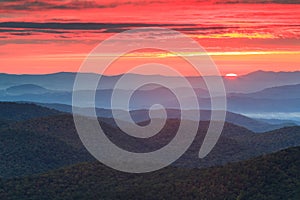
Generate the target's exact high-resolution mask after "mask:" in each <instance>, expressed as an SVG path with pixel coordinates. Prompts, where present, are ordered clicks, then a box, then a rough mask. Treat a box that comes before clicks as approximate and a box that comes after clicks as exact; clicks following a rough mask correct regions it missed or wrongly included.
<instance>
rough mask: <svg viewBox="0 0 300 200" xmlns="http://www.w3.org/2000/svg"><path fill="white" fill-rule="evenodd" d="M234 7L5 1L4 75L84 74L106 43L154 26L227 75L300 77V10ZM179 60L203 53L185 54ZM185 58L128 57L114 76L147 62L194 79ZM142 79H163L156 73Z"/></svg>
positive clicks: (0, 57)
mask: <svg viewBox="0 0 300 200" xmlns="http://www.w3.org/2000/svg"><path fill="white" fill-rule="evenodd" d="M226 2H227V1H218V0H215V1H205V2H204V1H196V0H190V1H179V0H178V1H177V0H175V1H171V0H167V1H163V2H161V1H150V0H149V1H148V0H146V1H137V0H129V1H114V0H104V1H103V0H101V1H100V0H89V1H83V0H82V1H81V0H78V1H69V0H62V1H58V0H50V1H46V0H38V1H31V0H25V1H23V3H20V2H14V1H2V2H1V3H0V13H1V14H0V66H1V67H0V73H13V74H45V73H55V72H61V71H70V72H76V71H78V69H79V68H80V65H81V63H82V62H83V61H84V59H85V57H86V56H87V55H88V54H89V52H90V51H91V50H92V49H93V48H94V47H95V46H97V44H99V42H101V41H103V40H105V39H107V38H109V37H110V36H112V35H113V34H115V33H119V32H122V31H124V30H128V29H132V28H138V27H148V26H150V27H152V26H158V27H165V28H170V29H175V30H177V31H180V32H182V33H184V34H186V35H187V36H189V37H191V38H193V39H195V40H196V41H197V42H198V43H199V44H200V45H201V46H203V48H204V49H205V50H206V51H207V54H208V55H210V56H211V58H212V59H213V60H214V62H215V63H216V65H217V66H218V67H219V70H220V72H221V74H222V75H226V74H229V73H235V74H239V75H242V74H246V73H249V72H252V71H257V70H265V71H297V70H300V66H299V63H300V56H299V54H300V49H299V42H300V31H299V30H300V29H299V22H300V21H299V19H300V13H299V12H298V10H299V8H300V4H272V3H269V4H254V3H253V4H242V3H237V4H231V3H226ZM237 2H238V1H237ZM271 2H272V1H271ZM170 10H171V12H170ZM12 22H13V23H12ZM155 37H160V36H159V35H158V36H155ZM126 45H129V44H126ZM178 54H183V55H185V56H201V55H202V54H203V53H198V52H192V51H184V50H183V51H181V52H178ZM101 56H113V55H110V54H109V53H108V54H107V55H101ZM177 56H178V55H174V54H171V53H165V52H164V53H161V52H143V51H141V52H138V53H134V54H128V55H126V56H124V58H122V59H121V61H120V63H119V64H115V65H114V70H110V71H109V74H108V75H114V74H120V73H122V72H124V71H125V70H126V69H128V68H129V67H130V66H131V67H132V65H135V64H138V63H141V62H142V60H143V61H153V60H155V61H157V62H163V63H165V64H168V65H174V68H178V69H179V68H182V69H181V71H182V72H183V73H184V75H193V71H192V70H189V69H188V68H187V67H185V66H184V64H183V65H182V66H180V65H179V63H178V60H177V59H176V58H175V57H177ZM141 73H144V74H160V73H162V72H160V71H159V70H154V69H153V70H145V71H143V72H141Z"/></svg>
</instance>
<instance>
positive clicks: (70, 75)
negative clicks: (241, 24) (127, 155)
mask: <svg viewBox="0 0 300 200" xmlns="http://www.w3.org/2000/svg"><path fill="white" fill-rule="evenodd" d="M83 75H84V76H86V85H87V86H88V85H89V84H90V83H91V81H94V80H96V79H97V77H98V75H97V74H83ZM129 76H131V80H132V81H135V79H145V80H147V77H152V78H155V79H156V80H160V79H164V80H167V81H168V82H170V83H173V84H174V85H176V84H175V83H178V81H177V80H178V77H167V76H160V75H138V74H130V75H129ZM75 77H76V73H74V72H60V73H54V74H45V75H14V74H0V89H6V88H8V87H11V86H15V85H22V84H35V85H39V86H41V87H45V88H48V89H50V90H63V91H71V90H72V88H73V83H74V80H75ZM120 77H121V75H117V76H103V82H102V83H101V88H102V89H111V88H113V86H114V84H115V83H116V81H117V80H118V79H119V78H120ZM299 77H300V71H295V72H267V71H257V72H253V73H250V74H247V75H243V76H239V77H237V78H236V79H234V80H229V79H227V78H226V77H224V78H223V80H224V83H225V86H226V89H227V91H228V92H247V93H248V92H256V91H259V90H262V89H265V88H269V87H276V86H282V85H292V84H300V80H299ZM206 78H208V79H211V80H214V78H215V77H209V76H208V77H206ZM187 79H188V80H189V81H190V82H191V84H192V85H193V87H194V88H202V89H206V85H205V82H204V80H203V78H201V77H187ZM124 86H126V85H124ZM178 87H182V86H180V85H178ZM121 89H122V88H121Z"/></svg>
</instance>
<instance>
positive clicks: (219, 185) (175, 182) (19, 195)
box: [0, 147, 300, 200]
mask: <svg viewBox="0 0 300 200" xmlns="http://www.w3.org/2000/svg"><path fill="white" fill-rule="evenodd" d="M299 155H300V147H294V148H289V149H286V150H282V151H280V152H277V153H274V154H270V155H265V156H261V157H257V158H254V159H251V160H248V161H243V162H239V163H232V164H227V165H225V166H222V167H213V168H208V169H181V168H175V167H167V168H165V169H162V170H159V171H156V172H151V173H147V174H127V173H121V172H118V171H115V170H112V169H109V168H107V167H105V166H103V165H102V164H100V163H83V164H78V165H75V166H71V167H67V168H62V169H59V170H55V171H52V172H49V173H46V174H41V175H35V176H30V177H25V178H17V179H10V180H1V181H0V188H1V190H0V197H1V199H11V200H13V199H32V200H35V199H37V200H40V199H60V200H68V199H89V200H94V199H95V200H98V199H147V200H150V199H216V200H219V199H261V200H267V199H268V200H269V199H272V200H277V199H278V200H279V199H289V200H296V199H299V197H300V190H299V188H300V178H299V177H300V171H299V168H300V161H299Z"/></svg>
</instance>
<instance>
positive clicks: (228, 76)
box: [225, 73, 238, 79]
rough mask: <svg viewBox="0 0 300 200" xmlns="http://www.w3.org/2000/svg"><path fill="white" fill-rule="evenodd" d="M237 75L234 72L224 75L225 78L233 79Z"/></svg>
mask: <svg viewBox="0 0 300 200" xmlns="http://www.w3.org/2000/svg"><path fill="white" fill-rule="evenodd" d="M237 76H238V75H237V74H235V73H228V74H226V75H225V77H226V78H228V79H235V78H236V77H237Z"/></svg>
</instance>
